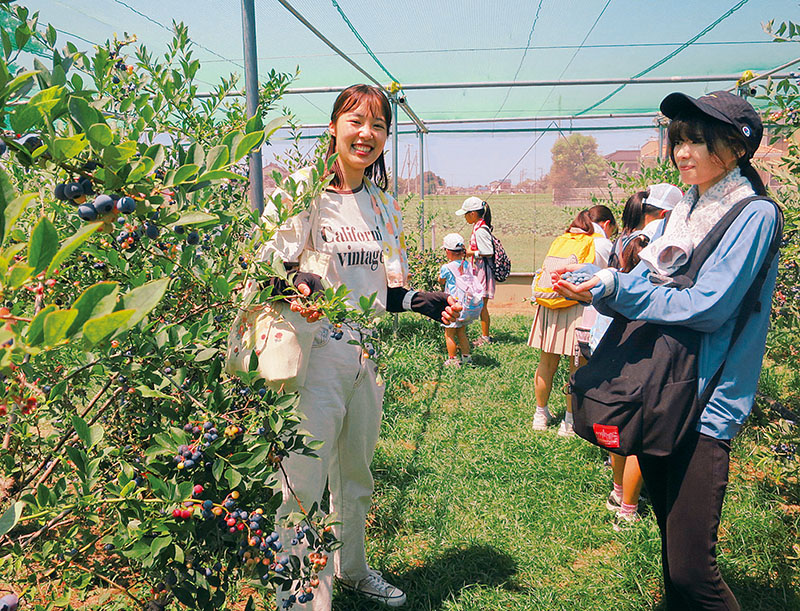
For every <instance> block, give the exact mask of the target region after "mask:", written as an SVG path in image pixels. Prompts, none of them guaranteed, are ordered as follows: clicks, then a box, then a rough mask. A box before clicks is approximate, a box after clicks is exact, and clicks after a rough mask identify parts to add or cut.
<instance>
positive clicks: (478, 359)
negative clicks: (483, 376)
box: [472, 352, 500, 369]
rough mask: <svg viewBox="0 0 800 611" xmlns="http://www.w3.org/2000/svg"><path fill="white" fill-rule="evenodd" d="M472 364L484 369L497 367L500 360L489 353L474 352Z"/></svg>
mask: <svg viewBox="0 0 800 611" xmlns="http://www.w3.org/2000/svg"><path fill="white" fill-rule="evenodd" d="M472 366H473V367H480V368H482V369H497V368H498V367H500V361H498V360H497V359H496V358H493V357H491V356H489V355H488V354H481V353H480V352H473V353H472Z"/></svg>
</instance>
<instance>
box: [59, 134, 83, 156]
mask: <svg viewBox="0 0 800 611" xmlns="http://www.w3.org/2000/svg"><path fill="white" fill-rule="evenodd" d="M88 144H89V143H88V142H86V138H85V137H84V135H83V134H76V135H74V136H70V137H69V138H55V139H54V140H53V145H52V147H51V151H52V152H53V156H54V157H55V158H56V159H72V158H73V157H77V156H78V154H79V153H80V152H81V151H82V150H83V149H85V148H86V147H87V146H88Z"/></svg>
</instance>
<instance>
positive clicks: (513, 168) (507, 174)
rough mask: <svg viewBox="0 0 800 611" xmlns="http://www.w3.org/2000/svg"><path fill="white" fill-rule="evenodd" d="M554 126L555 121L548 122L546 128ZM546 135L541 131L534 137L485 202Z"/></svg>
mask: <svg viewBox="0 0 800 611" xmlns="http://www.w3.org/2000/svg"><path fill="white" fill-rule="evenodd" d="M555 124H556V122H555V121H550V123H549V125H548V126H547V128H550V127H552V126H554V125H555ZM547 128H545V129H547ZM546 133H547V132H546V131H544V130H543V131H542V133H541V134H539V135H538V136H537V137H536V140H534V141H533V144H531V145H530V146H529V147H528V150H527V151H525V152H524V153H523V154H522V157H520V158H519V159H518V160H517V163H515V164H514V165H513V166H511V169H510V170H509V171H508V172H506V175H505V176H503V178H501V179H500V182H499V183H498V185H497V188H495V190H494V191H492V192H491V193H489V195H488V196H487V197H486V200H487V201H488V200H489V198H490V197H491V196H492V195H494V194H495V193H496V192H497V189H498V188H499V187H500V184H501V183H502V182H503V181H504V180H505V179H506V178H508V177H509V176H511V173H512V172H513V171H514V170H516V169H517V166H518V165H519V164H520V163H522V161H523V160H524V159H525V157H527V156H528V153H530V152H531V151H532V150H533V147H535V146H536V145H537V144H538V143H539V140H541V139H542V138H543V137H544V135H545V134H546Z"/></svg>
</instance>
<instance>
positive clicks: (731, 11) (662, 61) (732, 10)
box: [577, 0, 748, 115]
mask: <svg viewBox="0 0 800 611" xmlns="http://www.w3.org/2000/svg"><path fill="white" fill-rule="evenodd" d="M747 2H748V0H740V2H738V3H737V4H735V5H734V6H733V7H731V8H730V9H729V10H728V11H727V12H725V13H724V14H723V15H721V16H720V17H718V18H717V19H715V20H714V22H713V23H712V24H711V25H709V26H706V27H705V28H704V29H703V30H701V31H700V33H699V34H697V35H695V36H693V37H692V38H690V39H689V40H687V41H686V42H685V43H683V44H682V45H681V46H680V47H678V48H677V49H675V50H674V51H672V52H671V53H669V54H667V55H666V56H665V57H663V58H661V59H660V60H658V61H657V62H656V63H654V64H652V65H651V66H648V67H647V68H645V69H644V70H642V71H641V72H639V73H638V74H635V75H633V76H632V77H631V78H634V79H636V78H639V77H640V76H644V75H645V74H647V73H648V72H651V71H653V70H655V69H656V68H658V67H659V66H661V65H663V64H665V63H666V62H668V61H669V60H671V59H672V58H673V57H675V56H676V55H677V54H678V53H680V52H681V51H683V50H684V49H686V48H687V47H689V46H690V45H691V44H693V43H694V42H695V41H696V40H698V39H699V38H702V37H703V36H705V35H706V34H708V33H709V32H710V31H711V30H713V29H714V28H715V27H717V25H719V24H720V23H722V22H723V21H724V20H725V19H727V18H728V17H730V16H731V15H733V14H734V13H735V12H736V11H738V10H739V9H740V8H742V7H743V6H744V5H745V4H747ZM624 88H625V85H620V86H619V87H617V88H616V89H615V90H614V91H612V92H611V93H609V94H608V95H607V96H605V97H604V98H602V99H601V100H599V101H597V102H595V103H594V104H592V105H591V106H589V107H588V108H584V109H583V110H582V111H580V112H579V113H577V114H578V115H582V114H585V113H587V112H589V111H591V110H594V109H595V108H597V107H598V106H600V105H601V104H603V103H604V102H606V101H608V100H609V99H611V98H612V97H614V96H615V95H617V94H618V93H619V92H620V91H622V90H623V89H624Z"/></svg>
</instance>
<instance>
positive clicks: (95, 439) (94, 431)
mask: <svg viewBox="0 0 800 611" xmlns="http://www.w3.org/2000/svg"><path fill="white" fill-rule="evenodd" d="M104 435H105V430H104V429H103V425H101V424H93V425H92V426H91V427H89V439H90V441H91V444H90V445H92V446H94V445H97V444H98V443H100V442H101V441H102V440H103V436H104ZM130 483H134V482H130ZM123 496H124V495H123Z"/></svg>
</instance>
